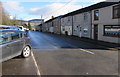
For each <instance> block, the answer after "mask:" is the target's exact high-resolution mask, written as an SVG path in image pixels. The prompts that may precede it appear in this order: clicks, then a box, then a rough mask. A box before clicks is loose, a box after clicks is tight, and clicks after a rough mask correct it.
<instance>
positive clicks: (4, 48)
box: [0, 32, 11, 61]
mask: <svg viewBox="0 0 120 77" xmlns="http://www.w3.org/2000/svg"><path fill="white" fill-rule="evenodd" d="M0 50H1V51H0V54H2V55H0V56H2V57H1V58H0V59H1V61H3V60H7V59H9V58H11V42H10V34H9V33H8V32H2V33H1V34H0Z"/></svg>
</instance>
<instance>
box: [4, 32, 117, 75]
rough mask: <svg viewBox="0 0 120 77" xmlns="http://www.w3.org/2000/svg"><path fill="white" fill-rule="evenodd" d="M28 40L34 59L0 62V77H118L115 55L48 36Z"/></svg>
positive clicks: (103, 48) (86, 44) (103, 49)
mask: <svg viewBox="0 0 120 77" xmlns="http://www.w3.org/2000/svg"><path fill="white" fill-rule="evenodd" d="M29 36H30V38H31V45H32V49H33V56H34V58H33V56H31V57H30V58H27V59H21V58H14V59H11V60H9V61H6V62H3V74H4V75H36V74H37V75H38V74H40V75H118V51H113V50H108V49H107V48H106V47H104V46H99V45H94V44H90V43H87V42H83V41H77V40H74V39H71V38H68V37H66V36H60V35H53V34H49V33H40V32H33V31H31V32H29ZM20 66H21V67H20Z"/></svg>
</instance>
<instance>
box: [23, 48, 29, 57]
mask: <svg viewBox="0 0 120 77" xmlns="http://www.w3.org/2000/svg"><path fill="white" fill-rule="evenodd" d="M30 54H31V48H30V47H29V46H25V47H24V49H23V51H22V56H23V57H24V58H27V57H29V56H30Z"/></svg>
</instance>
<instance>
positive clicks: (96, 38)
mask: <svg viewBox="0 0 120 77" xmlns="http://www.w3.org/2000/svg"><path fill="white" fill-rule="evenodd" d="M94 40H98V25H97V24H95V25H94Z"/></svg>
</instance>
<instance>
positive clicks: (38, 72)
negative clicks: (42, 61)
mask: <svg viewBox="0 0 120 77" xmlns="http://www.w3.org/2000/svg"><path fill="white" fill-rule="evenodd" d="M31 55H32V57H33V60H34V63H35V66H36V68H37V75H39V76H40V75H41V74H40V71H39V68H38V65H37V62H36V60H35V57H34V55H33V52H31Z"/></svg>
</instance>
